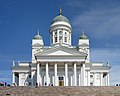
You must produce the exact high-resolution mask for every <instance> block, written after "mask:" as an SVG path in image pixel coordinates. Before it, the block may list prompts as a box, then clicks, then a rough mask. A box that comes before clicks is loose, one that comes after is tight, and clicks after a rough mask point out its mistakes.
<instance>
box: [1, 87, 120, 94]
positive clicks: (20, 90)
mask: <svg viewBox="0 0 120 96" xmlns="http://www.w3.org/2000/svg"><path fill="white" fill-rule="evenodd" d="M0 96H120V86H114V87H55V86H48V87H47V86H46V87H41V86H39V87H37V88H35V87H29V86H28V87H0Z"/></svg>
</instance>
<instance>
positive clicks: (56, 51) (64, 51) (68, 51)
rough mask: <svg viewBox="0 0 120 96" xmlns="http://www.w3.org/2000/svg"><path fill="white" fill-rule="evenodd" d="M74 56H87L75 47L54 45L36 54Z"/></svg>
mask: <svg viewBox="0 0 120 96" xmlns="http://www.w3.org/2000/svg"><path fill="white" fill-rule="evenodd" d="M45 55H46V56H70V55H71V56H72V55H79V56H85V55H86V54H85V53H82V52H79V51H78V50H75V49H73V48H68V47H64V46H57V47H53V48H50V49H47V50H44V51H43V52H39V53H37V54H35V56H45Z"/></svg>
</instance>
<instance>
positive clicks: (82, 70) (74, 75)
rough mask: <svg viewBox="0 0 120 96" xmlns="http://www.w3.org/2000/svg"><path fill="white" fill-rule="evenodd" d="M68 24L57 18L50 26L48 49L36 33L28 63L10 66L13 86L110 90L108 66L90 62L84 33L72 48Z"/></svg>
mask: <svg viewBox="0 0 120 96" xmlns="http://www.w3.org/2000/svg"><path fill="white" fill-rule="evenodd" d="M72 31H73V29H72V27H71V24H70V21H69V20H68V19H67V18H66V17H65V16H64V15H63V13H62V9H61V8H60V12H59V15H58V16H56V17H55V18H54V19H53V21H52V22H51V25H50V29H49V33H50V46H45V45H44V41H43V39H42V37H41V36H40V33H39V31H38V33H37V35H36V36H34V38H33V39H32V48H31V49H32V57H31V62H17V63H15V62H13V65H12V84H15V85H16V86H35V85H38V86H109V69H110V66H109V63H102V62H90V43H89V38H88V37H87V36H86V35H85V33H84V32H81V36H80V37H79V38H78V45H76V46H72V44H71V39H72V38H71V35H72Z"/></svg>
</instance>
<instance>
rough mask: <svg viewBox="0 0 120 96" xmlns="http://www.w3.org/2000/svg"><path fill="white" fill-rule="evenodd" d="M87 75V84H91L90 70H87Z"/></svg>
mask: <svg viewBox="0 0 120 96" xmlns="http://www.w3.org/2000/svg"><path fill="white" fill-rule="evenodd" d="M87 77H88V80H87V86H90V70H88V71H87Z"/></svg>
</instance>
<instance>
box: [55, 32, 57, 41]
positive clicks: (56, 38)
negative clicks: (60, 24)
mask: <svg viewBox="0 0 120 96" xmlns="http://www.w3.org/2000/svg"><path fill="white" fill-rule="evenodd" d="M55 42H57V32H55Z"/></svg>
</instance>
